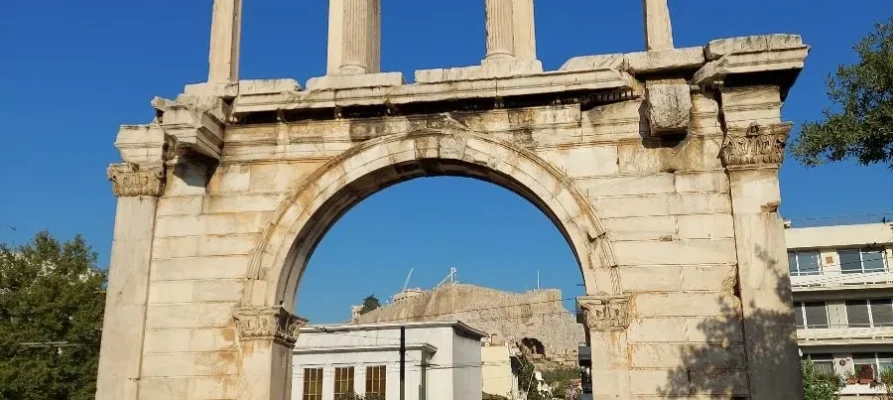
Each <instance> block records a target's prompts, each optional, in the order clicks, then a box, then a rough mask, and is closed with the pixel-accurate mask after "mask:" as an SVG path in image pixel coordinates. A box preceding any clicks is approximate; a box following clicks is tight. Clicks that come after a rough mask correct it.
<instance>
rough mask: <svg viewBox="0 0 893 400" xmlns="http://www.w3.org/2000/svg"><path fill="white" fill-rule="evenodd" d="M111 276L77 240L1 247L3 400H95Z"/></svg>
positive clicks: (42, 237)
mask: <svg viewBox="0 0 893 400" xmlns="http://www.w3.org/2000/svg"><path fill="white" fill-rule="evenodd" d="M105 280H106V274H105V272H104V271H100V270H99V269H98V268H97V267H96V253H94V252H93V251H92V250H91V248H90V247H89V246H88V245H87V244H86V243H85V242H84V240H83V238H81V237H80V236H77V237H75V238H74V239H73V240H71V241H68V242H65V243H59V242H58V241H57V240H55V239H53V238H52V237H51V236H50V235H49V233H47V232H41V233H39V234H37V235H36V236H35V237H34V239H32V240H31V241H30V242H29V243H27V244H25V245H22V246H19V247H16V248H12V247H9V246H7V245H4V244H0V400H45V399H67V400H91V399H94V398H95V396H96V369H97V366H98V362H99V341H100V337H101V329H102V313H103V307H104V303H105V293H104V285H105Z"/></svg>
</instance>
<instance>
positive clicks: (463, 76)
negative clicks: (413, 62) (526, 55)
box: [415, 60, 543, 83]
mask: <svg viewBox="0 0 893 400" xmlns="http://www.w3.org/2000/svg"><path fill="white" fill-rule="evenodd" d="M542 72H543V64H542V63H541V62H540V61H539V60H531V61H521V60H484V62H483V63H482V64H481V65H480V66H477V65H475V66H470V67H458V68H446V69H440V68H438V69H422V70H417V71H415V81H416V83H439V82H451V81H468V80H478V79H494V78H506V77H512V76H523V75H533V74H540V73H542Z"/></svg>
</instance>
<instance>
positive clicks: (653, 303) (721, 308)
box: [635, 293, 740, 326]
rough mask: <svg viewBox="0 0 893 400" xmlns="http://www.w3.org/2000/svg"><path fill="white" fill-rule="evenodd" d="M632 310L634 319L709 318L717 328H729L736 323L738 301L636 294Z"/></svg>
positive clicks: (713, 296) (722, 296)
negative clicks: (634, 314) (725, 325)
mask: <svg viewBox="0 0 893 400" xmlns="http://www.w3.org/2000/svg"><path fill="white" fill-rule="evenodd" d="M635 309H636V311H635V313H636V317H637V318H660V317H676V318H680V317H710V318H711V320H710V321H712V322H715V323H716V324H717V325H723V324H729V325H732V324H734V323H735V321H738V320H739V314H740V312H739V310H740V302H739V301H738V299H737V298H736V297H735V296H732V295H729V294H723V293H640V294H638V295H636V304H635ZM705 326H706V325H705Z"/></svg>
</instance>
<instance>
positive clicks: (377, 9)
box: [326, 0, 381, 75]
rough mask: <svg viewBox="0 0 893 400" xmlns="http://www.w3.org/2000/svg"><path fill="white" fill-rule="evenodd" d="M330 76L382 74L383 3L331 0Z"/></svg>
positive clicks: (328, 71)
mask: <svg viewBox="0 0 893 400" xmlns="http://www.w3.org/2000/svg"><path fill="white" fill-rule="evenodd" d="M326 71H327V72H326V73H327V74H328V75H357V74H372V73H378V72H380V71H381V0H329V54H328V63H327V68H326Z"/></svg>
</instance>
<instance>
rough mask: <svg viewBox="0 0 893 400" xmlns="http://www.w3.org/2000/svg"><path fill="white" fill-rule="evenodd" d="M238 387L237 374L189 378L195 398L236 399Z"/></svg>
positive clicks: (189, 387)
mask: <svg viewBox="0 0 893 400" xmlns="http://www.w3.org/2000/svg"><path fill="white" fill-rule="evenodd" d="M237 387H238V378H237V377H235V376H207V377H205V376H202V377H194V378H190V379H189V386H188V394H189V398H190V399H195V400H217V399H235V398H238V390H237ZM292 390H295V389H294V388H292Z"/></svg>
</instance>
